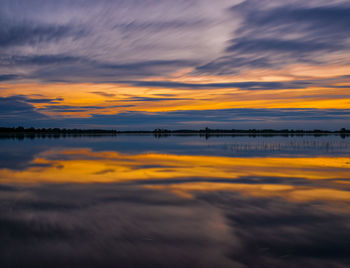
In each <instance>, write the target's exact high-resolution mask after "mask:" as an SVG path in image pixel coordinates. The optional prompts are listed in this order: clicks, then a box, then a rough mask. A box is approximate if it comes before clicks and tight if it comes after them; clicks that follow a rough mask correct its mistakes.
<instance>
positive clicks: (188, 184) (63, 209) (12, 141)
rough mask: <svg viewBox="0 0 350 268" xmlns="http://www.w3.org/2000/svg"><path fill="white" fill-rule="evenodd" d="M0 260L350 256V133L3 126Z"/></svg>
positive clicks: (267, 261)
mask: <svg viewBox="0 0 350 268" xmlns="http://www.w3.org/2000/svg"><path fill="white" fill-rule="evenodd" d="M0 148H1V149H0V266H1V267H208V268H212V267H349V265H350V191H349V190H350V138H348V137H345V138H344V137H340V136H335V135H330V136H319V137H315V136H294V137H290V136H289V137H285V136H267V137H264V136H257V137H249V136H209V137H207V138H205V137H200V136H196V135H179V136H167V137H154V136H152V135H120V136H99V137H91V136H83V137H65V138H64V137H59V138H57V137H56V138H53V137H48V136H46V137H35V138H21V137H7V136H2V137H0Z"/></svg>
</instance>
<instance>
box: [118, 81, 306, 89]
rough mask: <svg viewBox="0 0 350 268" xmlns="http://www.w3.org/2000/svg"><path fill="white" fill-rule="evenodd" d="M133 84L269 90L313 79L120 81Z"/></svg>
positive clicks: (303, 83) (287, 87)
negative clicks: (201, 82)
mask: <svg viewBox="0 0 350 268" xmlns="http://www.w3.org/2000/svg"><path fill="white" fill-rule="evenodd" d="M120 83H126V84H130V85H133V86H140V87H156V88H178V89H215V88H239V89H242V90H259V89H260V90H268V89H298V88H306V87H308V86H310V85H311V84H312V81H288V82H255V81H253V82H232V83H206V84H205V83H204V84H194V83H180V82H171V81H120Z"/></svg>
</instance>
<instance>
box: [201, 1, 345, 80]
mask: <svg viewBox="0 0 350 268" xmlns="http://www.w3.org/2000/svg"><path fill="white" fill-rule="evenodd" d="M230 12H232V16H234V17H239V18H241V20H242V22H241V25H240V26H239V27H238V29H236V30H235V31H234V34H233V35H234V37H233V38H232V39H231V40H230V42H229V44H228V46H227V47H226V55H223V56H220V57H218V58H217V59H215V60H213V61H210V62H208V63H206V64H203V65H201V66H198V67H197V68H196V70H197V72H200V73H216V74H235V73H239V72H240V71H241V70H245V69H254V68H280V67H283V66H285V65H288V64H293V63H310V64H316V65H317V64H330V63H332V62H331V61H332V60H331V59H329V58H327V57H325V56H331V55H332V54H333V55H334V56H337V54H338V53H343V54H344V55H347V51H348V50H349V49H350V45H349V38H348V36H349V34H350V16H349V15H348V14H349V13H350V5H349V4H348V3H344V2H343V3H342V2H338V3H336V2H332V3H329V5H322V4H321V3H319V5H314V6H312V4H310V5H306V4H305V3H302V2H300V3H299V2H298V1H297V2H295V3H288V2H285V3H282V2H281V3H273V2H272V1H270V0H263V1H257V0H247V1H244V2H243V3H241V4H239V5H236V6H234V7H232V8H231V9H230ZM333 60H334V59H333ZM335 61H336V62H337V63H339V61H342V62H343V64H348V63H349V59H348V58H346V57H345V58H342V59H339V56H338V58H337V59H335Z"/></svg>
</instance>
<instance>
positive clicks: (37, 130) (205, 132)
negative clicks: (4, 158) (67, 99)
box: [0, 127, 350, 136]
mask: <svg viewBox="0 0 350 268" xmlns="http://www.w3.org/2000/svg"><path fill="white" fill-rule="evenodd" d="M0 134H10V135H11V134H12V135H16V134H23V135H30V134H43V135H46V134H48V135H51V134H53V135H62V134H63V135H118V134H153V135H156V136H157V135H159V136H164V135H171V134H179V135H180V134H199V135H222V134H227V135H237V134H238V135H239V134H242V135H274V134H276V135H283V134H292V135H304V134H316V135H327V134H343V135H350V129H345V128H342V129H340V130H320V129H314V130H300V129H210V128H205V129H200V130H191V129H179V130H168V129H159V128H157V129H155V130H132V131H131V130H129V131H127V130H126V131H125V130H124V131H119V130H105V129H65V128H23V127H13V128H8V127H0Z"/></svg>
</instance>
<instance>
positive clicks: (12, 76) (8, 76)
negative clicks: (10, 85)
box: [0, 74, 19, 82]
mask: <svg viewBox="0 0 350 268" xmlns="http://www.w3.org/2000/svg"><path fill="white" fill-rule="evenodd" d="M18 77H19V76H18V75H16V74H0V82H3V81H9V80H15V79H16V78H18Z"/></svg>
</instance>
